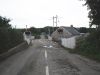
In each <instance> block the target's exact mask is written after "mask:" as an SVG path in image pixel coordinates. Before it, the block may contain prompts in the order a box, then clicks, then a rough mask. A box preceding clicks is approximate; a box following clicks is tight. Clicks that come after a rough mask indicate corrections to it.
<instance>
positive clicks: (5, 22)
mask: <svg viewBox="0 0 100 75" xmlns="http://www.w3.org/2000/svg"><path fill="white" fill-rule="evenodd" d="M10 21H11V20H10V19H7V18H5V17H2V16H0V28H11V25H10V24H9V22H10Z"/></svg>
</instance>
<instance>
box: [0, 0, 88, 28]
mask: <svg viewBox="0 0 100 75" xmlns="http://www.w3.org/2000/svg"><path fill="white" fill-rule="evenodd" d="M82 4H84V2H83V1H79V0H0V15H1V16H3V17H7V18H10V19H11V22H10V23H11V24H12V26H13V27H15V25H16V27H17V28H25V27H26V25H28V27H32V26H33V27H37V28H39V27H45V26H52V25H53V23H52V17H53V16H56V15H58V18H59V23H58V26H70V25H71V24H73V25H74V26H75V27H88V25H89V23H88V22H89V19H88V17H87V16H88V11H87V7H86V6H82Z"/></svg>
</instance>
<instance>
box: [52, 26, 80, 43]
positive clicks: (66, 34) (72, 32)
mask: <svg viewBox="0 0 100 75" xmlns="http://www.w3.org/2000/svg"><path fill="white" fill-rule="evenodd" d="M76 35H80V33H79V32H78V31H77V30H76V28H74V27H73V26H71V27H64V26H61V27H59V28H58V29H56V31H54V32H53V33H52V35H51V36H52V39H53V40H54V41H60V40H61V38H70V37H72V36H76Z"/></svg>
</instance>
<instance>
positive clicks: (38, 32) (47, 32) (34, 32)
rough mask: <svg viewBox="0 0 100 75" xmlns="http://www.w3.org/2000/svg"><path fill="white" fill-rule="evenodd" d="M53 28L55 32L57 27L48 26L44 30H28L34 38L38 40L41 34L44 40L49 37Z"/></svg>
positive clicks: (33, 28)
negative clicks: (44, 37)
mask: <svg viewBox="0 0 100 75" xmlns="http://www.w3.org/2000/svg"><path fill="white" fill-rule="evenodd" d="M53 28H54V30H56V29H57V28H58V27H50V26H46V27H44V28H35V27H31V28H30V29H29V30H30V31H31V33H32V35H33V36H35V38H36V39H39V38H40V35H41V34H43V35H45V36H46V38H47V35H51V34H52V32H53Z"/></svg>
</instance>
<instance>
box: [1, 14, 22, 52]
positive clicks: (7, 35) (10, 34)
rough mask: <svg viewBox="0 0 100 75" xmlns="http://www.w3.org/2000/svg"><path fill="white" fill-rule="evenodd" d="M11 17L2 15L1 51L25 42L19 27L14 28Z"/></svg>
mask: <svg viewBox="0 0 100 75" xmlns="http://www.w3.org/2000/svg"><path fill="white" fill-rule="evenodd" d="M9 22H10V19H7V18H4V17H1V16H0V53H3V52H6V51H8V50H9V49H10V48H12V47H14V46H16V45H18V44H19V43H21V42H23V36H22V33H21V31H20V30H19V29H12V27H11V25H10V24H9Z"/></svg>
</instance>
